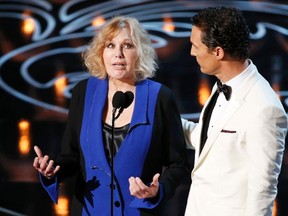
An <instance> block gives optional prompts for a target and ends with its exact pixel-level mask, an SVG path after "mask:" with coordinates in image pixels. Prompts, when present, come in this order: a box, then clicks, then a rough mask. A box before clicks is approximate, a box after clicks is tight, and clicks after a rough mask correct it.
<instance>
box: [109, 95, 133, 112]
mask: <svg viewBox="0 0 288 216" xmlns="http://www.w3.org/2000/svg"><path fill="white" fill-rule="evenodd" d="M132 94H133V93H132ZM124 103H125V94H124V92H122V91H117V92H116V93H115V94H114V95H113V98H112V106H113V110H112V113H113V114H115V112H116V110H117V109H118V108H120V107H122V106H123V104H124Z"/></svg>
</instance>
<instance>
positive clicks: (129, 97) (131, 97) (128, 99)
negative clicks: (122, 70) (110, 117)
mask: <svg viewBox="0 0 288 216" xmlns="http://www.w3.org/2000/svg"><path fill="white" fill-rule="evenodd" d="M124 94H125V100H124V104H123V108H124V109H126V108H127V107H129V106H130V104H131V103H132V102H133V100H134V94H133V92H131V91H126V92H125V93H124Z"/></svg>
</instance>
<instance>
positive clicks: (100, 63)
mask: <svg viewBox="0 0 288 216" xmlns="http://www.w3.org/2000/svg"><path fill="white" fill-rule="evenodd" d="M123 28H128V29H129V31H130V34H131V38H132V42H133V45H134V46H135V47H136V50H137V61H136V67H135V68H136V70H135V77H136V80H135V81H140V80H144V79H146V78H150V77H153V76H154V75H155V71H156V69H157V67H158V66H157V63H156V59H157V56H156V52H155V50H154V48H153V47H152V46H151V41H150V39H149V36H148V34H147V32H146V30H145V29H143V28H142V26H141V25H140V23H139V21H138V20H137V19H135V18H132V17H123V16H118V17H114V18H112V19H111V20H110V21H109V22H108V23H107V24H105V26H104V27H103V28H101V29H100V30H99V32H98V33H97V34H96V35H95V36H94V37H93V39H92V41H91V42H90V44H89V45H88V48H87V49H86V50H85V51H84V52H83V55H82V56H83V59H84V64H85V65H86V67H87V68H88V71H89V73H90V74H91V75H92V76H95V77H98V78H99V79H104V78H106V76H107V72H106V69H105V65H104V60H103V52H104V49H105V42H106V41H107V40H108V41H109V40H112V39H113V38H114V37H116V36H117V34H118V33H119V32H120V30H121V29H123Z"/></svg>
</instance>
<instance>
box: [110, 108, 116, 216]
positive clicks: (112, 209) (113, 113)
mask: <svg viewBox="0 0 288 216" xmlns="http://www.w3.org/2000/svg"><path fill="white" fill-rule="evenodd" d="M116 110H117V109H116V108H114V109H113V111H112V134H111V185H110V188H111V216H113V215H114V179H115V175H114V154H115V149H114V125H115V113H116Z"/></svg>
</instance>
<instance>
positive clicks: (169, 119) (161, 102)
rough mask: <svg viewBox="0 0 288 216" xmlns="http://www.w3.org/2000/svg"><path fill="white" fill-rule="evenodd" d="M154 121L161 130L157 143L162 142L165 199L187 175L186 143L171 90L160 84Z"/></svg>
mask: <svg viewBox="0 0 288 216" xmlns="http://www.w3.org/2000/svg"><path fill="white" fill-rule="evenodd" d="M156 116H157V119H156V120H155V121H157V122H158V124H157V127H158V128H160V130H161V131H159V132H158V134H157V135H158V136H159V137H160V139H161V140H159V144H160V143H161V144H162V151H163V154H162V163H163V167H164V169H163V170H164V171H163V173H162V175H161V177H160V183H161V184H162V185H163V188H164V193H165V197H164V198H165V199H166V198H169V197H170V196H171V195H172V194H173V193H174V190H175V188H176V187H177V186H178V185H179V183H180V181H181V180H182V179H183V177H185V176H187V175H189V168H188V161H187V155H186V154H187V150H186V143H185V138H184V133H183V128H182V123H181V118H180V112H179V110H178V107H177V104H176V99H175V96H174V94H173V92H172V91H171V90H170V89H169V88H167V87H165V86H162V88H161V89H160V92H159V96H158V102H157V107H156Z"/></svg>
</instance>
